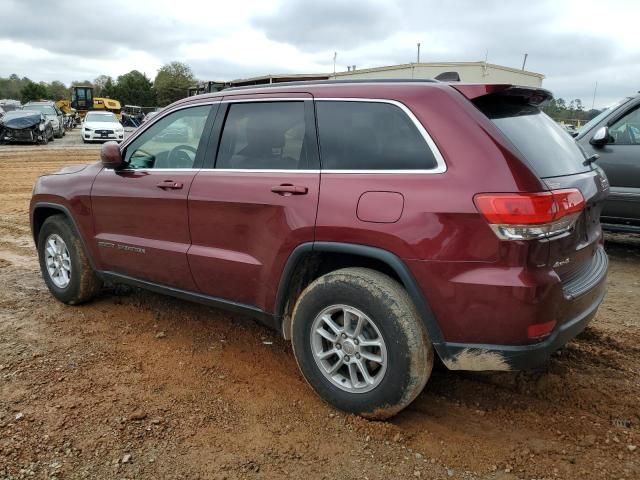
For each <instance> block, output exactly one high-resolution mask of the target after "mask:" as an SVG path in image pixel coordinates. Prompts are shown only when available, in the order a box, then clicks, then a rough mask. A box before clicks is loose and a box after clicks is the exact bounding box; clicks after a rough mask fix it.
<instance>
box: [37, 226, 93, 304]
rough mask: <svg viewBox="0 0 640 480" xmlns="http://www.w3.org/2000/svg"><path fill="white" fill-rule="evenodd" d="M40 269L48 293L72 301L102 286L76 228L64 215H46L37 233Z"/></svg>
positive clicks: (62, 299) (78, 300)
mask: <svg viewBox="0 0 640 480" xmlns="http://www.w3.org/2000/svg"><path fill="white" fill-rule="evenodd" d="M38 257H39V260H40V270H41V272H42V277H43V278H44V281H45V283H46V284H47V287H48V288H49V291H50V292H51V294H52V295H53V296H54V297H55V298H56V299H58V300H60V301H61V302H63V303H68V304H70V305H74V304H77V303H82V302H86V301H87V300H89V299H91V298H92V297H93V296H94V295H96V293H98V291H99V290H100V287H101V286H102V284H101V282H100V280H99V279H98V277H97V276H96V275H95V272H94V271H93V269H92V268H91V264H90V263H89V260H88V259H87V256H86V254H85V252H84V250H83V248H82V244H81V242H80V239H79V238H78V235H77V234H76V232H75V229H74V228H73V226H72V225H71V223H70V222H69V220H68V219H67V217H65V216H64V215H54V216H51V217H49V218H47V219H46V220H45V221H44V223H43V224H42V227H41V228H40V232H39V234H38Z"/></svg>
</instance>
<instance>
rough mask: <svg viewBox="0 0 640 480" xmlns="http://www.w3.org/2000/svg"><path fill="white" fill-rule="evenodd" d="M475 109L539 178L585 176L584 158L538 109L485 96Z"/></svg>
mask: <svg viewBox="0 0 640 480" xmlns="http://www.w3.org/2000/svg"><path fill="white" fill-rule="evenodd" d="M475 104H476V106H477V107H478V108H479V109H480V110H481V111H482V112H483V113H484V114H485V115H486V116H487V117H489V118H490V119H491V120H492V121H493V123H495V124H496V126H497V127H498V128H499V129H500V130H501V131H502V133H503V134H504V135H505V136H506V137H507V138H508V139H509V140H511V143H513V144H514V146H515V147H516V148H517V149H518V150H519V151H520V153H521V154H522V155H523V156H524V158H525V160H527V162H529V164H530V165H531V166H532V167H533V169H534V170H535V172H536V173H537V174H538V176H539V177H541V178H546V177H559V176H562V175H573V174H576V173H582V172H587V171H589V170H590V167H588V166H585V165H584V164H583V162H584V160H585V156H584V154H583V153H582V151H581V150H580V147H579V146H578V144H577V143H576V142H575V140H574V139H573V138H571V136H569V135H567V133H566V132H565V131H564V130H563V129H562V128H561V127H560V126H559V125H558V124H557V123H556V122H554V121H553V120H551V118H550V117H549V116H547V115H546V114H545V113H543V112H542V111H541V110H540V109H539V108H538V107H535V106H532V105H528V104H526V103H524V102H522V101H518V100H515V99H509V98H507V97H500V96H498V95H495V96H494V95H487V96H486V97H481V98H479V99H478V100H477V101H476V102H475Z"/></svg>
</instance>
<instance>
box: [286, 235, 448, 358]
mask: <svg viewBox="0 0 640 480" xmlns="http://www.w3.org/2000/svg"><path fill="white" fill-rule="evenodd" d="M327 259H329V260H331V261H330V262H329V265H328V267H329V268H328V269H327V268H326V267H327V265H326V263H325V264H324V265H325V268H323V261H326V260H327ZM346 259H348V261H346ZM335 260H338V262H337V263H335V264H333V263H332V261H335ZM349 266H365V267H368V268H372V269H374V270H378V271H381V272H382V273H385V274H387V275H389V276H391V277H392V278H394V279H395V280H397V281H398V282H399V283H400V284H401V285H402V286H403V287H404V288H405V289H406V291H407V293H408V294H409V297H410V298H411V300H412V301H413V303H414V305H415V306H416V309H417V310H418V313H419V315H420V318H421V319H422V321H423V323H424V326H425V328H426V329H427V333H428V334H429V337H430V339H431V342H432V343H433V346H434V347H435V349H436V351H438V349H439V346H440V345H442V343H443V336H442V332H441V330H440V326H439V325H438V323H437V321H436V318H435V316H434V314H433V311H432V310H431V307H430V306H429V303H428V302H427V300H426V299H425V298H424V295H423V293H422V291H421V289H420V287H419V285H418V282H417V281H416V279H415V277H414V276H413V274H412V273H411V271H410V270H409V268H408V267H407V265H406V264H405V263H404V262H403V261H402V260H401V259H400V258H399V257H398V256H397V255H395V254H393V253H391V252H389V251H388V250H384V249H381V248H378V247H372V246H369V245H360V244H353V243H341V242H309V243H304V244H301V245H299V246H298V247H296V248H295V249H294V250H293V252H292V253H291V255H290V256H289V258H288V259H287V263H286V264H285V268H284V270H283V272H282V275H281V277H280V282H279V284H278V292H277V295H276V305H275V314H276V317H277V318H279V319H280V324H281V332H282V334H283V336H284V338H285V339H290V337H291V331H290V329H291V311H292V310H293V305H292V303H294V302H295V299H296V298H297V297H298V295H299V294H300V292H302V290H303V289H304V288H305V287H306V286H307V285H308V284H309V283H311V281H313V280H315V279H316V278H318V277H320V276H321V275H324V274H325V273H328V272H330V271H333V270H337V269H339V268H344V267H349Z"/></svg>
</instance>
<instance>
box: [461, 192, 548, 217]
mask: <svg viewBox="0 0 640 480" xmlns="http://www.w3.org/2000/svg"><path fill="white" fill-rule="evenodd" d="M473 200H474V202H475V204H476V207H477V208H478V210H479V211H480V213H482V215H484V218H486V219H487V221H488V222H489V223H495V224H501V225H534V224H539V223H548V222H551V221H553V218H554V217H555V214H556V207H555V203H554V201H553V194H552V193H551V192H545V193H523V194H518V193H496V194H491V193H482V194H480V195H476V196H475V198H474V199H473Z"/></svg>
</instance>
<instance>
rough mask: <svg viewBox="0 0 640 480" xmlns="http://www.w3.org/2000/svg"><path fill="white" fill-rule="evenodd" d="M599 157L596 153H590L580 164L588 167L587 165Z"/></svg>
mask: <svg viewBox="0 0 640 480" xmlns="http://www.w3.org/2000/svg"><path fill="white" fill-rule="evenodd" d="M599 158H600V155H598V154H597V153H594V154H593V155H591V156H590V157H588V158H585V160H584V162H582V164H583V165H584V166H585V167H588V166H589V165H591V164H592V163H593V162H595V161H596V160H598V159H599Z"/></svg>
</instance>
